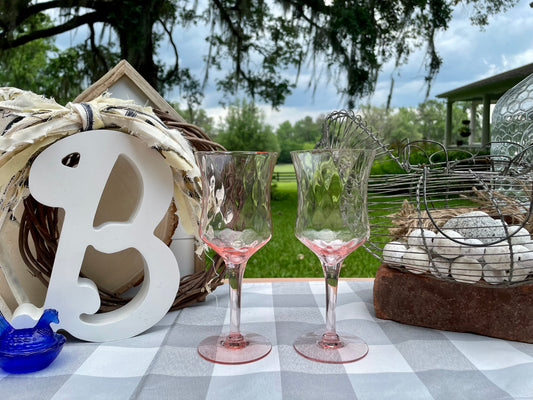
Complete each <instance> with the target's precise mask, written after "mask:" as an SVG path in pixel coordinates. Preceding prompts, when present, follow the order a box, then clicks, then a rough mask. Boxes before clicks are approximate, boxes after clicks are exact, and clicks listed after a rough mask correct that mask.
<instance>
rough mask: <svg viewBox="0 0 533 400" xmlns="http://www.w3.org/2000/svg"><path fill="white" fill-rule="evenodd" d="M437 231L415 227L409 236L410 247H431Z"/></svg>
mask: <svg viewBox="0 0 533 400" xmlns="http://www.w3.org/2000/svg"><path fill="white" fill-rule="evenodd" d="M434 237H435V232H432V231H430V230H427V229H415V230H414V231H412V232H411V233H410V234H409V236H408V237H407V244H408V245H409V247H421V248H422V249H425V248H431V245H432V240H433V238H434Z"/></svg>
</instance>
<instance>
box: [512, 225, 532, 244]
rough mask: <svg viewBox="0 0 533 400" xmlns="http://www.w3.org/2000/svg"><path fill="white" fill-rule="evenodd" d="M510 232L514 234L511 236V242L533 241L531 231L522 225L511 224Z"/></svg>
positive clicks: (524, 242) (523, 242)
mask: <svg viewBox="0 0 533 400" xmlns="http://www.w3.org/2000/svg"><path fill="white" fill-rule="evenodd" d="M516 231H518V232H516ZM508 232H509V235H513V236H511V244H521V245H524V244H526V243H529V242H531V235H530V234H529V231H528V230H527V229H525V228H521V227H520V225H511V226H509V228H508ZM515 232H516V233H515Z"/></svg>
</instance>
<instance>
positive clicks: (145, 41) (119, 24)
mask: <svg viewBox="0 0 533 400" xmlns="http://www.w3.org/2000/svg"><path fill="white" fill-rule="evenodd" d="M164 3H165V0H152V1H143V0H123V1H120V2H116V4H115V5H114V7H116V8H117V9H120V11H121V12H120V13H119V15H120V17H119V18H120V20H116V19H115V20H114V21H110V23H111V24H112V25H113V27H114V28H115V30H116V32H117V35H118V37H119V43H120V50H121V56H122V58H124V59H126V60H127V61H128V62H129V63H130V64H131V65H132V66H133V67H134V68H135V69H136V70H137V71H138V72H139V73H140V74H141V75H142V76H143V78H144V79H146V80H147V81H148V83H150V84H151V85H152V86H153V87H154V88H156V89H160V88H159V80H158V68H157V65H156V64H155V62H154V59H153V55H154V51H155V49H154V40H153V28H154V24H155V22H157V20H158V19H159V18H160V17H161V6H162V5H163V4H164Z"/></svg>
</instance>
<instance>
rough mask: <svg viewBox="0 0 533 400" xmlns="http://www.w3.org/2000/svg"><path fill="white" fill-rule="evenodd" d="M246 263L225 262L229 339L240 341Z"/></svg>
mask: <svg viewBox="0 0 533 400" xmlns="http://www.w3.org/2000/svg"><path fill="white" fill-rule="evenodd" d="M245 267H246V263H241V264H232V263H229V262H226V268H227V276H228V281H229V305H230V328H229V338H234V339H235V340H236V341H242V335H241V285H242V277H243V275H244V269H245Z"/></svg>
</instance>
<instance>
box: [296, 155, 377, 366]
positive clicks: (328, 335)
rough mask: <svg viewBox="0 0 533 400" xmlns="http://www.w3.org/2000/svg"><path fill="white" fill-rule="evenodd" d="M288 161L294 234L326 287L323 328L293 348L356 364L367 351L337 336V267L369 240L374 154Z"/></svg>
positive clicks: (353, 338)
mask: <svg viewBox="0 0 533 400" xmlns="http://www.w3.org/2000/svg"><path fill="white" fill-rule="evenodd" d="M291 156H292V160H293V165H294V169H295V171H296V180H297V183H298V214H297V218H296V227H295V234H296V237H297V238H298V239H299V240H300V241H301V242H302V243H303V244H305V245H306V246H307V247H308V248H309V249H311V250H312V251H313V252H314V253H315V254H316V256H317V257H318V259H319V260H320V263H321V265H322V269H323V272H324V277H325V282H326V328H325V329H320V330H318V331H316V332H312V333H308V334H304V335H303V336H301V337H299V338H298V339H296V341H295V342H294V348H295V350H296V351H297V352H298V353H299V354H301V355H302V356H304V357H306V358H309V359H311V360H314V361H321V362H326V363H346V362H351V361H356V360H358V359H360V358H363V357H364V356H365V355H366V354H367V353H368V346H367V344H366V343H365V342H364V341H363V340H362V339H360V338H359V337H357V336H355V335H352V334H349V333H339V332H337V330H336V316H335V306H336V302H337V286H338V280H339V273H340V269H341V266H342V262H343V261H344V259H345V258H346V256H348V255H349V254H350V253H351V252H352V251H354V250H355V249H356V248H357V247H359V246H360V245H361V244H363V242H364V241H365V240H366V239H367V238H368V236H369V234H370V225H369V222H368V214H367V208H366V194H367V182H368V176H369V174H370V168H371V166H372V161H373V159H374V150H353V149H324V150H309V151H294V152H291Z"/></svg>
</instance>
